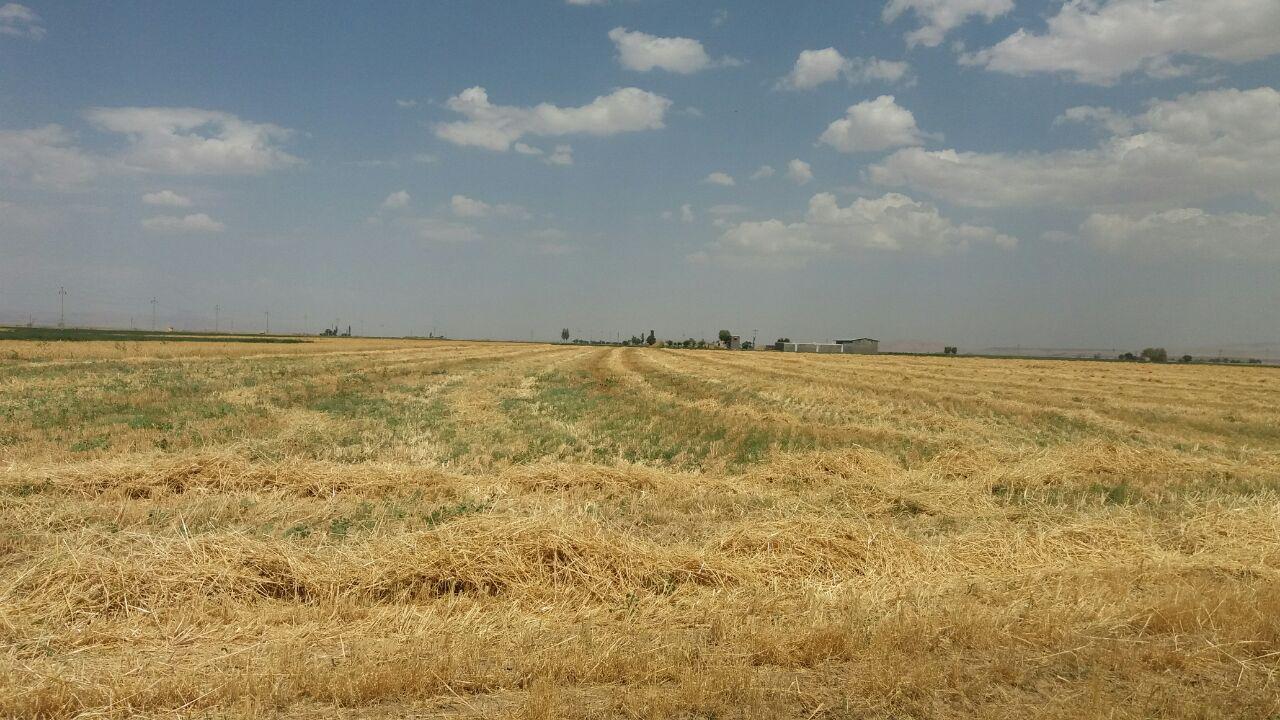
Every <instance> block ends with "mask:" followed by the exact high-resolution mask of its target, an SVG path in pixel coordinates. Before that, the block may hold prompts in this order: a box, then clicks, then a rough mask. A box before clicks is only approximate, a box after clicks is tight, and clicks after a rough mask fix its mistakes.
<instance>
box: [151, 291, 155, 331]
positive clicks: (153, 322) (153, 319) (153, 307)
mask: <svg viewBox="0 0 1280 720" xmlns="http://www.w3.org/2000/svg"><path fill="white" fill-rule="evenodd" d="M155 331H156V299H155V298H154V297H153V298H151V332H155Z"/></svg>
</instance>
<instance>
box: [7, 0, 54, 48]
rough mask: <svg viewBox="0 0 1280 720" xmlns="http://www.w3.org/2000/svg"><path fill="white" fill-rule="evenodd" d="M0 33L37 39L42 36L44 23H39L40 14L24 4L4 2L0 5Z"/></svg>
mask: <svg viewBox="0 0 1280 720" xmlns="http://www.w3.org/2000/svg"><path fill="white" fill-rule="evenodd" d="M0 35H9V36H11V37H26V38H32V39H33V40H39V39H40V38H42V37H44V25H42V24H40V16H39V15H37V14H36V13H35V11H34V10H32V9H31V8H29V7H27V6H26V5H19V4H18V3H5V4H4V5H0Z"/></svg>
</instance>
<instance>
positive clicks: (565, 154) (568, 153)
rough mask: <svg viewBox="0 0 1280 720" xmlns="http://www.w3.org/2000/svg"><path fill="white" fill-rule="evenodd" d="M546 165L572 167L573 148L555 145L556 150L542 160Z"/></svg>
mask: <svg viewBox="0 0 1280 720" xmlns="http://www.w3.org/2000/svg"><path fill="white" fill-rule="evenodd" d="M543 162H545V163H547V164H548V165H572V164H573V146H572V145H557V146H556V149H555V150H553V151H552V152H551V154H550V155H548V156H547V157H545V158H544V159H543Z"/></svg>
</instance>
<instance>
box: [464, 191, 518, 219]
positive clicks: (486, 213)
mask: <svg viewBox="0 0 1280 720" xmlns="http://www.w3.org/2000/svg"><path fill="white" fill-rule="evenodd" d="M449 209H450V210H451V211H452V212H453V214H454V215H457V216H458V217H462V218H473V219H480V218H490V217H510V218H520V219H528V217H529V211H528V210H525V209H524V208H523V207H520V206H519V205H503V204H490V203H487V202H485V201H483V200H476V199H474V198H469V197H467V196H466V195H454V196H453V197H452V198H450V199H449Z"/></svg>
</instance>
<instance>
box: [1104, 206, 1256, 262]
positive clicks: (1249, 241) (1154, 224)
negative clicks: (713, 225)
mask: <svg viewBox="0 0 1280 720" xmlns="http://www.w3.org/2000/svg"><path fill="white" fill-rule="evenodd" d="M1080 235H1081V236H1082V237H1085V238H1087V239H1089V240H1090V241H1092V242H1093V244H1094V245H1095V246H1097V247H1099V248H1101V249H1103V250H1106V251H1108V252H1113V253H1120V254H1125V255H1132V256H1137V257H1145V258H1154V259H1162V258H1170V257H1175V258H1178V257H1186V256H1191V257H1207V258H1226V259H1245V260H1250V259H1253V260H1280V215H1266V216H1264V215H1248V214H1243V213H1223V214H1216V215H1215V214H1210V213H1206V212H1205V211H1203V210H1199V209H1196V208H1179V209H1176V210H1167V211H1165V212H1158V213H1151V214H1148V215H1145V216H1140V217H1130V216H1126V215H1117V214H1100V213H1095V214H1093V215H1091V216H1090V217H1089V219H1088V220H1086V221H1085V222H1084V224H1082V225H1081V226H1080Z"/></svg>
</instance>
